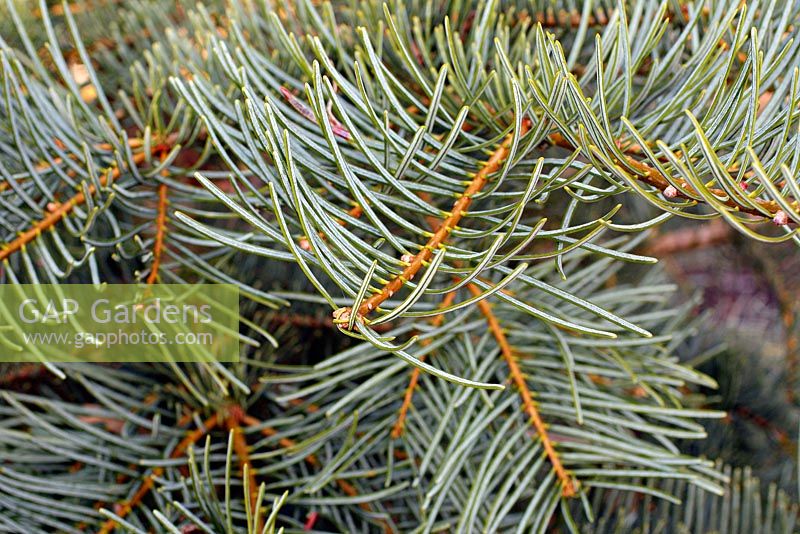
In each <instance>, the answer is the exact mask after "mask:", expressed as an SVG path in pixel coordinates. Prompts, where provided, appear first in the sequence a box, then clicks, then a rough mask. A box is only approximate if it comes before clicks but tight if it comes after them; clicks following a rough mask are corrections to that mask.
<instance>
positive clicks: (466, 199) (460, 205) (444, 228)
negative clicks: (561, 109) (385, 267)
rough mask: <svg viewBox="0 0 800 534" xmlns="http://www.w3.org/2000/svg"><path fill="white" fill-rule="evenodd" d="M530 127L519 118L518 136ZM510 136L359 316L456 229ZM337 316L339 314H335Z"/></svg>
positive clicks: (377, 303)
mask: <svg viewBox="0 0 800 534" xmlns="http://www.w3.org/2000/svg"><path fill="white" fill-rule="evenodd" d="M530 126H531V121H530V119H528V118H525V119H524V120H523V121H522V127H521V128H520V132H519V135H520V136H522V135H525V134H526V133H527V132H528V130H529V129H530ZM513 137H514V134H513V133H511V134H509V135H508V137H506V139H505V141H503V143H502V144H501V145H500V147H499V148H498V149H497V150H495V151H494V152H493V153H492V156H491V157H490V158H489V159H488V161H486V164H485V165H484V166H483V167H482V168H481V169H480V170H479V171H478V172H477V173H476V174H475V176H474V177H473V178H472V180H470V182H469V185H468V186H467V188H466V189H465V190H464V192H463V193H462V194H461V196H460V197H459V198H458V200H456V201H455V203H454V204H453V209H452V210H451V211H450V214H449V215H448V216H447V217H446V218H445V220H444V222H443V223H442V225H441V226H440V227H439V228H438V229H437V230H436V232H435V233H434V234H433V235H432V236H431V237H430V239H429V240H428V242H427V243H426V244H425V246H423V247H422V250H420V252H419V253H418V254H417V255H415V256H414V257H413V258H412V259H411V261H410V262H409V264H408V266H407V267H406V268H405V269H403V272H402V273H400V274H399V275H397V276H396V277H394V278H393V279H392V280H391V281H390V282H389V283H387V284H386V285H384V286H383V288H382V289H381V290H380V291H379V292H378V293H375V294H373V295H372V296H371V297H369V298H368V299H366V300H365V301H364V302H363V303H362V304H361V307H360V308H359V309H358V310H357V313H358V315H360V316H362V317H363V316H366V315H367V314H369V313H370V312H372V311H373V310H376V309H378V307H379V306H380V305H381V304H382V303H383V302H384V301H385V300H386V299H389V298H391V297H392V295H394V294H395V293H396V292H397V291H399V290H400V288H402V287H403V286H404V285H405V284H406V282H408V281H409V280H411V279H412V278H414V275H416V274H417V273H418V272H419V270H420V269H421V268H422V266H423V265H424V264H426V263H427V262H428V260H430V259H431V257H432V256H433V252H434V251H435V250H436V249H438V248H439V247H440V246H442V245H443V244H444V242H445V241H446V240H447V238H448V236H449V235H450V232H452V231H453V230H454V229H455V228H457V226H458V223H459V221H461V218H462V217H464V215H466V213H467V210H468V209H469V206H470V204H471V203H472V197H474V196H475V195H477V194H478V193H480V192H481V190H482V189H483V187H484V186H485V185H486V184H487V182H488V181H489V176H491V174H492V173H494V172H496V171H497V170H499V169H500V167H501V166H502V165H503V163H504V162H505V160H506V158H507V157H508V153H509V149H510V147H511V143H512V141H513ZM337 311H339V310H337ZM337 316H340V317H341V314H337Z"/></svg>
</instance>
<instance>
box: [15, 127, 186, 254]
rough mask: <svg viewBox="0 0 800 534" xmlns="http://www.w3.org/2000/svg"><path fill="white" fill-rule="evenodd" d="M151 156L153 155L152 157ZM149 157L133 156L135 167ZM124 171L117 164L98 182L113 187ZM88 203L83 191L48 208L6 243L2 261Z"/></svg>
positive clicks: (158, 147) (156, 147) (171, 139)
mask: <svg viewBox="0 0 800 534" xmlns="http://www.w3.org/2000/svg"><path fill="white" fill-rule="evenodd" d="M176 139H177V135H176V134H172V135H170V136H169V137H168V138H167V139H165V140H164V142H163V143H156V144H154V145H153V149H152V154H155V153H157V152H159V151H162V150H164V149H165V148H166V149H167V150H168V149H169V148H170V147H171V146H172V144H173V143H174V142H175V140H176ZM152 154H151V155H152ZM147 157H148V154H145V153H144V152H137V153H136V154H134V155H133V157H132V160H133V163H134V164H135V165H139V164H141V163H143V162H144V161H145V160H146V159H147ZM122 172H123V169H121V168H120V167H118V166H117V164H116V163H115V164H114V165H113V166H112V167H111V168H110V169H108V170H107V171H106V172H104V173H103V174H102V176H100V177H99V178H98V182H99V184H100V186H101V187H106V186H108V185H111V184H112V183H113V182H114V180H116V179H117V178H119V177H120V175H121V174H122ZM95 190H96V188H95V185H94V184H91V185H89V186H88V193H89V194H90V195H92V194H94V193H95ZM85 202H86V195H85V193H84V192H83V191H80V192H78V193H77V194H75V195H74V196H73V197H71V198H70V199H69V200H67V201H66V202H62V203H59V204H52V205H50V206H48V211H49V213H48V214H47V215H46V216H45V217H44V218H42V219H41V220H39V221H38V222H36V223H34V224H33V225H32V226H31V227H30V228H29V229H27V230H25V231H24V232H21V233H20V234H19V235H18V236H17V237H16V238H15V239H14V240H13V241H11V242H10V243H6V244H5V245H3V246H2V248H0V261H3V260H6V259H7V258H8V257H9V256H11V255H12V254H14V253H15V252H18V251H19V250H21V249H23V248H25V246H26V245H27V244H28V243H30V242H31V241H33V240H34V239H37V238H38V237H39V236H40V235H41V234H42V232H44V231H46V230H48V229H50V228H52V227H53V226H54V225H56V224H57V223H59V222H60V221H61V220H62V219H63V218H64V217H66V216H67V215H69V214H70V213H71V212H72V210H74V209H75V208H76V207H77V206H80V205H82V204H84V203H85Z"/></svg>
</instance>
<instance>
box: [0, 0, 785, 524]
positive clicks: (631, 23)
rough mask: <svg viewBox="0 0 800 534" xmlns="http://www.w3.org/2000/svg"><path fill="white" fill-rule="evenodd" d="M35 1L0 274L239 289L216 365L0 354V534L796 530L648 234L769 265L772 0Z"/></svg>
mask: <svg viewBox="0 0 800 534" xmlns="http://www.w3.org/2000/svg"><path fill="white" fill-rule="evenodd" d="M31 4H34V2H25V1H21V0H18V1H15V0H7V1H6V2H5V4H4V5H3V7H0V47H1V48H0V80H1V81H2V98H0V214H1V215H0V234H2V235H0V242H2V243H3V245H2V247H0V260H1V261H2V269H1V270H0V278H2V283H4V284H23V283H49V284H59V283H76V282H84V283H104V282H107V283H120V282H122V283H136V282H139V283H144V284H158V283H186V284H192V283H197V282H216V283H232V284H236V285H238V286H239V287H240V290H241V294H242V303H241V309H240V313H241V319H240V324H241V327H240V331H241V338H242V342H241V361H240V363H238V364H234V365H228V364H221V363H213V362H212V363H206V364H179V363H173V364H125V365H120V364H105V365H97V364H59V365H54V364H52V363H47V362H43V363H41V364H26V365H12V364H4V365H2V366H0V388H2V391H1V392H0V396H1V398H0V531H4V532H24V533H32V532H105V533H107V532H117V531H119V532H125V531H130V532H173V533H188V532H212V533H215V532H248V533H261V532H275V531H276V529H281V528H283V529H284V530H285V531H286V532H292V531H303V530H305V531H318V532H371V531H377V532H380V531H383V532H434V531H436V532H512V531H513V532H518V531H525V532H529V531H530V532H545V531H552V532H631V531H641V532H651V531H652V532H726V533H727V532H792V531H794V529H795V528H796V527H795V524H796V519H797V512H798V510H797V507H796V505H795V504H794V502H793V497H792V496H791V495H789V494H787V493H784V490H787V489H788V490H790V491H793V490H792V488H791V485H789V484H782V488H781V489H778V487H777V486H775V485H768V484H766V483H764V484H761V483H760V482H759V480H758V478H757V477H758V475H759V473H758V472H755V473H753V472H751V471H750V470H749V469H747V468H745V469H741V468H740V467H741V466H740V467H737V468H735V469H734V468H731V467H727V466H725V465H723V464H724V460H731V459H732V457H730V456H727V457H724V458H721V459H720V458H717V457H715V455H714V454H712V452H711V451H721V450H723V449H724V447H723V446H721V445H720V443H719V441H720V436H724V435H725V434H724V431H723V430H720V428H721V427H720V425H722V424H723V423H724V422H725V421H727V420H728V418H729V417H730V413H728V412H726V410H728V409H729V407H728V406H726V405H724V402H721V401H720V400H719V399H718V398H716V397H714V389H715V388H716V387H717V385H718V384H717V382H718V381H717V378H719V377H720V376H722V373H720V374H718V375H715V374H714V373H711V372H710V370H713V369H714V367H713V366H709V365H707V360H708V358H707V357H706V356H705V352H704V351H706V349H707V347H704V346H703V345H704V342H705V340H706V338H704V337H702V335H703V332H704V331H706V330H707V327H706V326H705V325H704V323H703V322H702V317H698V314H697V313H696V311H697V307H696V304H697V302H696V300H694V299H693V298H692V297H691V296H687V295H686V293H685V292H677V291H675V290H676V287H675V285H674V284H673V283H671V280H670V278H669V276H667V275H666V274H665V273H664V271H663V269H662V267H661V266H660V265H658V258H657V257H656V256H657V254H655V252H653V251H655V250H657V249H658V246H657V245H658V243H657V242H656V243H655V244H654V240H653V238H652V236H653V235H654V232H657V231H659V229H660V227H661V226H662V225H668V224H673V223H674V220H675V219H681V218H683V219H687V220H688V223H690V224H687V225H685V227H686V228H695V227H701V226H702V225H704V224H707V223H705V222H704V221H703V220H704V219H719V220H720V221H723V223H722V224H723V226H722V228H724V229H725V230H726V231H727V230H728V229H732V230H731V232H730V233H734V234H736V235H739V236H741V237H739V238H737V239H738V240H737V241H736V242H737V243H739V244H741V248H742V249H744V248H745V247H749V246H751V243H753V242H758V241H761V242H766V243H769V244H770V245H769V246H767V247H761V248H758V249H757V252H752V251H751V253H749V254H748V255H744V253H743V254H742V257H743V258H751V259H752V261H754V262H755V261H761V262H767V263H768V262H769V261H770V254H771V253H770V250H774V249H773V248H771V247H778V244H777V243H779V242H789V243H791V244H792V245H793V246H796V244H797V243H800V237H798V235H797V232H798V230H797V229H798V227H800V209H798V202H799V201H800V181H799V180H798V178H797V177H798V176H800V106H799V105H798V104H800V71H799V70H798V67H800V40H797V39H796V37H797V35H796V34H797V33H798V31H800V5H798V4H797V3H796V2H793V1H789V0H785V1H779V0H772V1H770V0H763V1H748V2H730V1H726V2H723V1H717V0H705V1H700V0H698V1H696V2H684V1H678V0H664V1H662V2H655V1H647V0H641V1H638V0H631V1H627V2H623V1H621V0H620V1H617V2H614V1H606V0H594V1H589V0H587V1H585V2H576V1H573V0H565V1H550V0H548V1H539V0H527V1H522V0H519V1H517V0H494V1H486V0H481V1H477V2H475V1H463V0H452V1H447V0H406V1H400V0H389V1H386V2H384V1H382V0H381V1H378V0H347V1H344V0H343V1H318V0H293V1H288V2H273V1H272V0H227V1H222V0H220V1H215V2H204V3H200V4H196V5H195V4H191V3H189V2H184V1H182V0H177V1H176V0H153V1H143V0H123V1H120V2H115V1H113V0H92V1H89V0H86V1H85V2H71V3H64V4H55V5H48V4H47V3H46V2H44V0H42V1H41V2H40V3H38V4H37V5H31ZM781 250H784V249H781ZM794 250H796V249H794V248H793V249H792V252H793V251H794ZM753 258H756V259H753ZM759 265H760V264H759ZM713 267H714V266H711V268H712V269H713ZM766 268H767V269H770V267H766ZM782 295H783V299H782V301H781V305H782V306H783V308H782V309H786V310H789V308H791V306H792V304H791V303H792V298H791V292H790V290H789V289H785V290H784V291H783V293H782ZM789 312H791V310H789ZM789 312H787V313H789ZM791 316H792V315H791V313H789V317H791ZM793 328H794V323H793V320H791V321H790V320H787V329H788V330H792V329H793ZM0 335H2V339H0V347H2V348H0V350H3V351H12V350H15V347H16V345H15V343H16V342H15V339H16V338H15V336H18V335H19V332H17V331H15V330H13V329H8V328H5V329H3V330H2V332H0ZM698 339H700V340H701V341H700V342H698ZM790 339H795V338H794V337H793V336H791V335H790ZM788 346H789V347H790V348H791V347H792V346H793V347H794V349H792V350H795V351H796V349H797V343H796V339H795V342H794V345H792V344H791V343H789V344H788ZM728 350H730V351H732V353H734V354H736V347H735V346H734V347H729V349H728ZM694 363H698V364H701V363H702V364H703V365H704V367H703V371H701V370H700V369H698V368H696V367H695V366H694ZM748 365H751V366H752V368H756V363H752V362H751V363H750V364H748ZM705 371H708V372H705ZM727 371H730V368H727ZM737 372H738V373H748V372H749V371H748V370H747V369H737ZM750 378H751V379H753V380H754V379H755V378H756V377H750ZM786 381H787V384H788V385H787V386H786V387H788V388H789V389H790V390H793V388H794V377H793V376H789V377H788V378H786ZM774 395H781V399H783V395H784V393H783V390H782V389H781V391H780V392H778V393H774ZM793 399H794V397H793V395H792V394H789V395H788V396H787V399H786V400H785V401H783V400H781V401H780V402H779V401H775V402H776V403H779V404H780V405H781V406H780V407H779V408H775V410H776V411H777V410H784V411H786V410H790V409H792V408H794V404H793V403H794V400H793ZM776 421H777V419H776ZM778 424H780V425H784V424H786V425H796V421H794V420H793V418H792V417H790V416H788V415H787V416H786V417H785V418H784V419H781V420H780V421H778ZM709 429H710V430H709ZM781 432H783V434H782V435H783V436H784V437H785V436H786V435H791V436H792V437H791V438H788V437H787V438H785V439H786V440H788V441H787V442H784V443H785V444H786V443H788V444H787V447H789V449H792V448H793V447H794V445H792V441H791V440H792V439H793V438H794V434H795V430H794V427H792V426H790V427H789V428H785V427H781ZM709 433H710V434H712V435H711V436H710V438H711V439H709V440H708V441H709V442H710V443H711V445H708V446H704V445H703V443H704V440H706V438H707V437H709V436H707V434H709ZM792 454H793V453H792ZM776 478H777V477H771V478H770V480H775V479H776Z"/></svg>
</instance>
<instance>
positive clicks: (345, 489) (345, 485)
mask: <svg viewBox="0 0 800 534" xmlns="http://www.w3.org/2000/svg"><path fill="white" fill-rule="evenodd" d="M242 422H243V423H244V424H246V425H247V426H251V427H257V428H258V429H259V431H260V432H261V433H262V434H263V435H265V436H267V437H272V436H274V435H276V434H277V433H278V431H277V430H275V429H274V428H272V427H271V426H265V425H264V423H263V422H261V421H259V420H258V419H257V418H255V417H253V416H251V415H247V414H244V415H243V416H242ZM278 444H279V445H280V446H281V447H283V448H284V449H291V448H293V447H295V446H296V445H297V443H296V442H295V441H294V440H293V439H291V438H279V439H278ZM305 461H306V463H307V464H308V465H310V466H312V467H320V466H321V465H322V462H320V461H319V458H317V456H316V455H315V454H309V455H308V456H306V457H305ZM336 485H337V486H339V489H341V490H342V493H344V494H345V495H347V496H348V497H356V496H357V495H358V490H357V489H356V487H355V486H354V485H353V484H351V483H350V482H348V481H347V480H345V479H343V478H337V479H336ZM358 506H359V508H361V509H362V510H364V511H365V512H371V511H372V508H371V507H370V505H369V503H366V502H362V503H359V505H358ZM383 527H384V531H385V532H391V529H390V528H389V525H388V524H387V523H383Z"/></svg>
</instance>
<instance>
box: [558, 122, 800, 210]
mask: <svg viewBox="0 0 800 534" xmlns="http://www.w3.org/2000/svg"><path fill="white" fill-rule="evenodd" d="M550 141H551V142H552V143H553V144H554V145H556V146H560V147H562V148H566V149H568V150H576V149H577V147H575V146H573V144H572V143H570V142H569V141H568V140H567V139H566V138H565V137H564V136H563V135H561V134H560V133H557V132H556V133H553V134H551V135H550ZM615 163H617V164H621V163H622V162H621V161H619V160H617V161H615ZM625 163H627V164H628V165H630V166H631V167H633V168H634V169H636V170H637V171H638V172H639V173H640V174H636V175H634V177H635V178H636V179H637V180H639V181H641V182H644V183H646V184H649V185H651V186H653V187H655V188H657V189H659V190H660V191H661V193H662V194H663V193H664V191H665V190H666V189H667V188H670V187H673V186H672V185H671V184H670V183H669V181H668V180H667V179H666V178H665V177H664V176H662V174H661V173H660V172H659V171H658V170H657V169H654V168H653V167H651V166H650V165H648V164H647V163H645V162H643V161H640V160H638V159H636V158H634V157H632V156H630V155H626V156H625ZM675 182H676V183H677V184H678V185H679V186H680V187H677V188H674V187H673V189H675V195H674V196H677V197H680V198H684V199H687V200H692V201H695V202H703V201H702V200H699V201H698V200H697V199H696V198H694V196H692V195H698V196H699V194H698V192H697V191H695V189H694V187H692V185H691V184H689V183H688V182H686V180H683V179H682V178H676V179H675ZM709 192H710V193H712V194H713V195H715V196H716V197H718V198H719V201H720V202H721V203H722V204H725V205H726V206H728V207H730V208H733V209H735V210H738V211H740V212H742V213H747V214H749V215H753V216H755V217H759V218H764V213H763V212H761V211H759V210H758V209H756V208H751V207H748V206H742V205H740V204H738V203H737V202H735V201H734V200H733V199H731V198H730V197H729V196H728V194H727V193H726V192H725V191H723V190H722V189H709ZM723 199H724V200H723ZM753 202H754V203H756V204H758V205H759V206H760V207H761V208H762V209H763V210H764V211H766V212H767V213H768V214H769V217H775V215H776V214H777V213H779V212H781V211H782V210H781V207H780V206H779V205H778V203H777V202H775V201H774V200H763V199H759V198H756V199H753ZM793 204H794V206H795V207H797V204H798V203H797V201H795V202H794V203H793ZM790 222H791V221H790Z"/></svg>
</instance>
